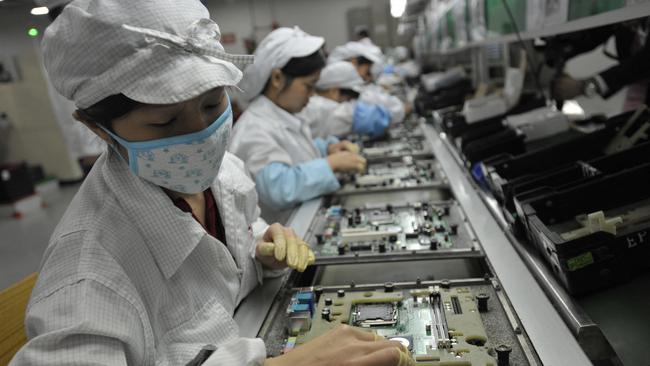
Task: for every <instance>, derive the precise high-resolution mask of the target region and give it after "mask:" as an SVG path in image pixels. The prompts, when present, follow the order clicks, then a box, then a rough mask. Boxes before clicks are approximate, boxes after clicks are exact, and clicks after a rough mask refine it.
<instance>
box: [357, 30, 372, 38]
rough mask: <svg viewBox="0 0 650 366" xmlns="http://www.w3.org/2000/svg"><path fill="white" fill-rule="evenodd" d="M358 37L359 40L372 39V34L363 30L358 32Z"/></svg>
mask: <svg viewBox="0 0 650 366" xmlns="http://www.w3.org/2000/svg"><path fill="white" fill-rule="evenodd" d="M357 37H359V39H362V38H370V33H368V30H367V29H361V30H360V31H359V32H357Z"/></svg>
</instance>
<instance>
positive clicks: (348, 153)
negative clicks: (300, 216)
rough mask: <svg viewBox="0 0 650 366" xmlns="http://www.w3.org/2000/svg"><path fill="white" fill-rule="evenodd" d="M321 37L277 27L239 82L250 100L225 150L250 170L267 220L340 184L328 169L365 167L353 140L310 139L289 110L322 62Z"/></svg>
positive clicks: (299, 102)
mask: <svg viewBox="0 0 650 366" xmlns="http://www.w3.org/2000/svg"><path fill="white" fill-rule="evenodd" d="M323 43H324V40H323V38H321V37H314V36H311V35H309V34H307V33H305V32H303V31H302V30H300V29H298V28H297V27H296V28H279V29H276V30H274V31H273V32H271V33H270V34H269V35H267V36H266V38H264V40H262V42H261V43H260V45H259V46H258V48H257V50H256V51H255V63H254V64H253V65H250V66H248V67H247V68H246V71H245V73H244V78H243V80H242V82H241V83H240V84H239V86H240V88H241V89H242V90H243V91H244V95H243V97H244V98H245V99H247V100H251V101H252V102H251V103H250V105H249V106H248V108H247V109H246V110H245V111H244V113H243V114H242V116H241V117H240V118H239V120H238V121H237V123H236V126H235V128H234V131H233V138H232V140H231V142H230V147H229V151H230V152H232V153H234V154H235V155H237V156H238V157H239V158H240V159H242V160H243V161H244V162H245V163H246V167H247V168H248V169H249V170H250V172H251V174H252V175H253V177H254V179H255V183H256V186H257V191H258V193H259V195H260V203H261V205H260V206H261V207H262V217H264V218H265V219H267V220H273V221H278V222H285V221H286V220H287V219H288V217H289V215H290V213H291V212H292V210H293V208H294V207H295V206H296V205H297V204H299V203H301V202H303V201H306V200H309V199H312V198H315V197H318V196H321V195H323V194H327V193H331V192H334V191H336V190H337V189H339V188H340V186H339V182H338V179H337V178H336V175H335V174H334V173H335V172H345V171H361V170H363V169H364V168H365V159H363V158H362V157H361V156H359V155H358V154H357V152H358V148H357V146H356V145H354V144H351V143H350V142H347V141H343V142H339V141H338V139H336V138H333V137H328V138H326V139H322V138H316V139H313V138H312V135H311V132H310V129H309V124H308V123H306V122H305V121H303V120H301V119H300V118H298V117H297V116H296V113H298V112H300V111H301V110H302V109H303V108H304V107H305V105H307V102H308V101H309V97H310V96H311V95H312V94H313V92H314V85H315V84H316V81H317V80H318V78H319V75H320V70H321V69H322V68H323V67H324V66H325V59H324V57H323V55H322V53H321V47H322V46H323Z"/></svg>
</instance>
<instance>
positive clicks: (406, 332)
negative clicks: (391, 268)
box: [284, 286, 512, 366]
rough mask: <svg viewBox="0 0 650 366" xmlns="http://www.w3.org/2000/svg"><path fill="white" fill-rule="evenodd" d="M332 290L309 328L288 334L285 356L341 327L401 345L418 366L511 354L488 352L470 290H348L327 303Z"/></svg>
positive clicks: (490, 361)
mask: <svg viewBox="0 0 650 366" xmlns="http://www.w3.org/2000/svg"><path fill="white" fill-rule="evenodd" d="M333 291H334V290H325V292H324V293H323V297H322V298H321V300H320V301H319V302H318V303H317V308H316V311H315V314H318V315H314V316H313V318H312V321H311V323H310V324H311V327H310V328H309V329H308V330H304V329H302V330H300V332H299V333H298V334H297V335H294V334H291V336H290V337H289V338H288V339H287V341H286V344H285V347H284V349H285V351H290V349H291V348H293V347H295V346H298V345H300V344H303V343H305V342H308V341H310V340H311V339H313V338H315V337H318V336H319V335H321V334H323V333H325V332H327V331H328V330H330V329H332V328H334V327H336V326H337V325H339V324H342V323H343V324H349V325H352V326H356V327H360V328H363V329H367V330H368V331H372V332H376V333H377V334H378V335H380V336H382V337H385V338H386V339H389V340H394V341H398V342H400V343H402V344H403V345H404V346H405V347H406V348H407V349H409V350H410V351H411V353H412V355H413V357H414V358H415V360H416V362H417V363H418V364H423V365H432V366H433V365H446V364H459V365H460V364H462V365H494V366H496V365H497V360H496V359H495V357H494V356H496V355H497V354H498V355H499V359H506V358H508V357H509V353H510V351H512V348H510V347H509V346H507V345H499V347H500V348H499V350H498V352H496V351H491V347H492V345H491V344H489V341H488V336H487V333H486V331H485V328H484V326H483V320H482V318H481V315H480V313H479V311H478V310H479V309H478V308H477V304H476V301H475V300H474V296H473V293H472V291H471V290H470V289H469V288H466V287H453V288H448V289H445V288H440V287H438V286H430V287H426V288H415V289H410V290H409V289H399V290H398V289H395V291H394V292H386V291H368V290H350V291H348V292H347V293H344V297H338V301H337V302H334V304H332V300H331V298H332V297H334V292H333ZM339 291H341V290H339ZM296 296H297V295H294V298H295V297H296ZM292 300H293V298H292ZM292 302H293V301H292ZM292 330H293V329H292V328H290V329H289V332H291V331H292ZM294 337H295V338H294Z"/></svg>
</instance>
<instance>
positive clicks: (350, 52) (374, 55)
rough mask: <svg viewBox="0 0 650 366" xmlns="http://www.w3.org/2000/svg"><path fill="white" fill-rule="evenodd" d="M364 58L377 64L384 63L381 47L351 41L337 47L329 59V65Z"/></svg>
mask: <svg viewBox="0 0 650 366" xmlns="http://www.w3.org/2000/svg"><path fill="white" fill-rule="evenodd" d="M359 56H363V57H365V58H367V59H368V60H370V61H372V62H373V63H375V64H379V63H382V57H383V56H382V53H381V50H380V49H379V47H377V46H375V45H372V44H367V43H364V42H359V41H351V42H348V43H346V44H344V45H341V46H337V47H335V48H334V49H333V50H332V52H330V55H329V57H328V58H327V62H328V63H332V62H336V61H348V60H351V59H353V58H355V57H359Z"/></svg>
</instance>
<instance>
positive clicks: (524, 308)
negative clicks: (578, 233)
mask: <svg viewBox="0 0 650 366" xmlns="http://www.w3.org/2000/svg"><path fill="white" fill-rule="evenodd" d="M422 128H423V130H424V133H425V136H426V137H427V140H428V141H429V143H430V144H431V146H432V148H433V151H434V154H435V156H436V159H437V160H438V162H439V163H440V165H441V166H442V168H443V171H444V172H445V173H446V175H447V178H448V179H449V181H450V182H451V187H452V191H453V193H454V196H455V197H456V200H457V201H458V202H459V203H460V205H461V206H462V207H463V209H464V211H465V214H466V215H467V217H468V219H469V221H470V223H471V224H472V227H473V228H474V230H475V232H476V234H477V236H478V237H479V238H480V240H479V241H480V244H481V246H482V247H483V251H484V253H485V254H486V256H487V259H488V262H489V263H490V265H491V266H492V268H493V270H494V273H495V274H496V276H497V278H498V279H499V282H500V283H501V285H502V287H503V288H504V289H505V291H506V294H507V295H508V298H509V299H510V302H511V303H512V305H513V307H514V309H515V310H516V312H517V315H518V317H519V319H520V320H521V322H522V324H523V326H524V328H525V329H526V332H527V334H528V336H529V337H530V340H531V342H532V344H533V346H534V347H535V350H536V352H537V354H538V356H539V358H540V359H541V361H542V362H543V364H544V365H553V366H560V365H591V364H592V363H591V362H590V361H589V358H588V357H587V356H586V354H585V353H584V351H583V350H582V348H581V347H580V344H579V343H578V341H577V339H576V338H575V337H574V336H573V333H572V332H571V330H570V329H569V328H568V327H567V325H566V324H565V322H564V320H563V319H562V317H561V316H560V315H559V314H558V312H557V310H556V309H555V308H554V306H553V304H552V303H551V301H550V300H549V298H548V297H547V296H546V294H545V292H544V291H543V290H542V288H541V287H540V286H539V284H538V283H537V280H536V279H535V278H534V277H533V275H532V274H531V272H530V271H529V270H528V268H527V267H526V265H525V263H524V262H523V260H522V259H521V258H520V256H519V254H518V253H517V252H516V250H515V249H514V248H513V246H512V245H510V242H509V238H508V237H507V235H506V233H505V232H504V231H503V230H502V229H501V228H500V226H499V224H498V223H497V222H496V220H495V219H494V217H493V216H492V214H491V213H490V211H489V209H488V208H487V206H486V205H485V204H484V202H483V200H482V199H481V197H480V196H479V194H478V192H477V191H476V189H475V188H474V186H473V185H472V183H471V182H470V181H469V179H468V177H467V176H466V175H465V174H464V172H463V169H464V167H462V166H461V165H459V163H458V161H456V160H455V158H454V157H453V156H452V152H451V151H450V150H449V149H448V147H447V146H446V145H445V142H443V141H442V139H441V137H440V136H439V135H438V133H437V131H435V130H434V129H433V127H432V126H429V125H423V126H422Z"/></svg>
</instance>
